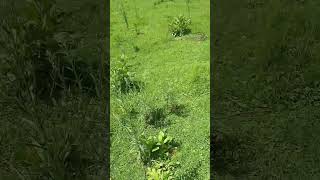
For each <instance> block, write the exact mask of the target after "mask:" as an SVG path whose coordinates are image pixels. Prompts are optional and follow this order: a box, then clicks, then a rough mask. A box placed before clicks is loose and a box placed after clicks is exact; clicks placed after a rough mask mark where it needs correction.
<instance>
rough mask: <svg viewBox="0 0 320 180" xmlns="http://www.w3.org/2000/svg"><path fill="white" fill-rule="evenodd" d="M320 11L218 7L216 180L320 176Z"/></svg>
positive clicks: (284, 5)
mask: <svg viewBox="0 0 320 180" xmlns="http://www.w3.org/2000/svg"><path fill="white" fill-rule="evenodd" d="M259 2H262V3H259ZM231 4H232V5H231ZM319 8H320V6H319V2H317V1H312V0H310V1H303V2H302V1H299V2H298V1H295V2H293V1H273V0H270V1H268V0H262V1H246V0H241V1H237V0H231V1H228V2H226V1H225V2H223V1H220V2H217V3H216V5H215V6H214V9H215V11H214V17H213V18H214V21H213V23H214V27H215V29H214V34H215V36H214V52H215V53H214V70H213V71H214V74H215V75H214V90H213V92H212V93H213V95H214V99H215V101H214V104H213V111H214V124H215V130H216V133H217V135H219V136H220V137H221V139H220V140H219V141H218V140H216V142H214V143H215V144H216V147H215V148H216V150H215V154H213V166H214V169H213V170H212V173H214V175H215V177H216V179H239V178H240V179H318V178H319V177H320V171H319V170H320V166H319V163H317V162H318V161H319V158H318V157H319V147H318V144H319V140H320V139H319V136H318V134H319V128H320V125H319V122H318V118H319V99H318V96H319V86H318V85H317V82H318V81H319V78H318V77H319V76H318V74H319V67H320V65H319V62H318V58H319V47H320V46H319V45H320V43H319V22H318V21H317V20H316V18H315V17H317V16H319V11H318V10H319Z"/></svg>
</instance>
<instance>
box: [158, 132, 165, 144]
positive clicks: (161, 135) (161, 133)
mask: <svg viewBox="0 0 320 180" xmlns="http://www.w3.org/2000/svg"><path fill="white" fill-rule="evenodd" d="M163 137H164V132H163V131H160V132H159V135H158V141H160V142H162V141H163Z"/></svg>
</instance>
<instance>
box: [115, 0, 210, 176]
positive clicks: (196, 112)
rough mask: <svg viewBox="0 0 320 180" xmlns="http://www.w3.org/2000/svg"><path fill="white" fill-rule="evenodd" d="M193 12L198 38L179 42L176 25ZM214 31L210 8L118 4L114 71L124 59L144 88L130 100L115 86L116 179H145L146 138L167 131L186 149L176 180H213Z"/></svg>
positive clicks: (178, 2)
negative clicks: (174, 31) (172, 30)
mask: <svg viewBox="0 0 320 180" xmlns="http://www.w3.org/2000/svg"><path fill="white" fill-rule="evenodd" d="M188 7H189V11H188ZM189 12H190V17H191V18H190V19H191V25H190V29H191V34H188V35H187V36H182V37H178V38H174V37H173V36H172V35H171V34H170V32H169V27H168V25H169V23H170V22H171V21H172V18H174V17H176V16H178V15H180V14H182V15H184V16H185V17H189ZM209 23H210V9H209V1H208V0H192V1H190V3H189V4H187V1H185V0H174V1H143V0H135V1H115V0H112V1H111V26H110V28H111V30H110V33H111V42H110V43H111V49H110V52H111V70H112V69H113V70H115V69H117V68H119V62H120V60H121V59H125V61H126V63H128V64H130V66H131V67H128V70H127V72H128V73H134V76H133V75H132V78H133V79H134V81H135V82H136V83H137V84H139V89H137V88H136V90H135V91H130V93H118V92H117V88H116V87H113V85H114V84H111V86H112V87H111V89H112V91H111V178H112V179H117V180H120V179H145V178H146V174H147V173H148V172H147V169H148V165H144V164H143V162H142V160H141V156H142V155H141V149H139V145H141V144H139V143H141V142H140V141H139V140H140V135H141V134H142V133H145V135H146V136H147V137H148V136H152V135H157V134H158V133H159V131H160V130H163V129H167V131H166V134H168V135H169V136H171V137H173V138H174V139H175V140H176V141H177V142H178V144H179V145H178V146H177V149H176V151H175V153H174V155H172V157H170V161H171V162H179V163H180V166H179V167H177V168H176V169H175V170H174V173H175V174H174V175H173V177H175V178H176V179H209V174H210V173H209V155H210V153H209V147H210V141H209V139H210V130H209V127H210V123H209V115H210V114H209V111H210V103H209V101H210V99H209V91H210V90H209V88H210V86H209V80H210V75H209V71H210V68H209V64H210V53H209V52H210V40H209V39H210V29H209V27H210V26H209ZM121 57H122V58H121ZM116 72H118V73H119V71H116ZM116 76H117V74H114V75H112V76H111V82H115V83H116V80H115V79H116ZM162 122H163V123H162ZM149 178H150V177H149Z"/></svg>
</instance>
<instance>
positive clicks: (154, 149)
mask: <svg viewBox="0 0 320 180" xmlns="http://www.w3.org/2000/svg"><path fill="white" fill-rule="evenodd" d="M159 149H160V148H159V147H156V148H153V149H152V152H155V151H157V150H159Z"/></svg>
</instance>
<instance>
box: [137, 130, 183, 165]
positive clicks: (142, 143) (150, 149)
mask: <svg viewBox="0 0 320 180" xmlns="http://www.w3.org/2000/svg"><path fill="white" fill-rule="evenodd" d="M177 147H178V144H177V143H176V142H175V141H174V139H173V138H172V137H171V136H168V135H167V134H166V132H165V131H160V132H159V134H158V135H157V136H149V137H148V138H147V137H146V136H145V135H144V134H142V135H141V136H140V139H139V149H140V155H141V159H142V161H143V163H144V164H145V165H150V163H151V162H152V161H154V160H161V159H162V160H166V159H168V158H169V157H170V156H171V155H172V153H173V152H174V150H175V149H176V148H177Z"/></svg>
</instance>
